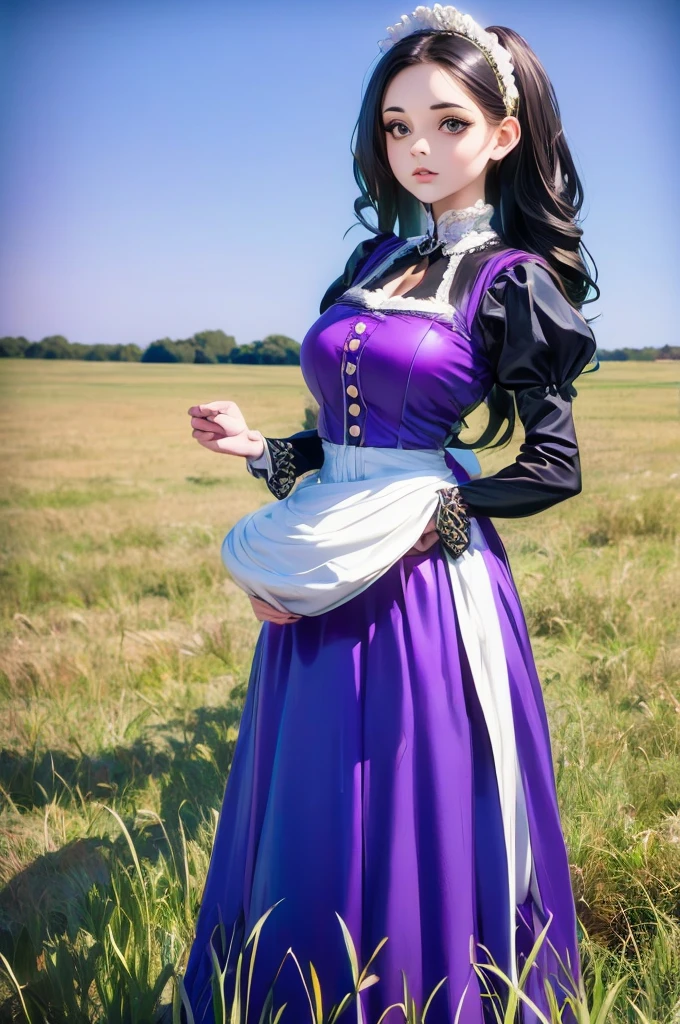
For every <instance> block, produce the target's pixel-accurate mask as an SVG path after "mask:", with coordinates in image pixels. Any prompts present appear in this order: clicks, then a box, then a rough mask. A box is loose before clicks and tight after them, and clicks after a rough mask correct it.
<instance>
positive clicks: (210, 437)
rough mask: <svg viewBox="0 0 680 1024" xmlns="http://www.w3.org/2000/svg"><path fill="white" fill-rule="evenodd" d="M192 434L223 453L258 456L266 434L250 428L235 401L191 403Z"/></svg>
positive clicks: (204, 445)
mask: <svg viewBox="0 0 680 1024" xmlns="http://www.w3.org/2000/svg"><path fill="white" fill-rule="evenodd" d="M187 411H188V413H189V416H191V426H192V431H191V436H192V437H195V438H196V440H197V441H198V443H199V444H202V445H203V447H204V448H209V449H210V451H212V452H221V453H222V454H223V455H240V456H241V457H242V458H252V459H256V458H257V457H258V456H260V455H262V453H263V451H264V437H263V435H262V434H261V433H260V431H259V430H249V429H248V426H247V424H246V421H245V419H244V417H243V413H242V412H241V410H240V409H239V407H238V406H237V404H236V402H228V401H223V402H207V403H206V404H205V405H192V406H191V408H190V409H188V410H187Z"/></svg>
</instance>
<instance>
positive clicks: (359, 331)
mask: <svg viewBox="0 0 680 1024" xmlns="http://www.w3.org/2000/svg"><path fill="white" fill-rule="evenodd" d="M354 330H355V331H356V332H357V334H363V333H364V331H365V330H366V324H363V323H361V321H359V323H358V324H357V325H356V327H355V328H354Z"/></svg>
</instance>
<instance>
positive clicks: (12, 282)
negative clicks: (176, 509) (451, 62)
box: [0, 0, 680, 348]
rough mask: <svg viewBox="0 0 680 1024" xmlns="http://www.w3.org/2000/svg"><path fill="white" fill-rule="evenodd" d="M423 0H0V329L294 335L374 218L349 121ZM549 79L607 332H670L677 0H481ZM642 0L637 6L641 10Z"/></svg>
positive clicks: (486, 19) (78, 336)
mask: <svg viewBox="0 0 680 1024" xmlns="http://www.w3.org/2000/svg"><path fill="white" fill-rule="evenodd" d="M414 6H415V4H413V3H412V2H411V0H408V2H407V3H405V2H404V0H343V2H323V3H316V4H313V3H311V2H302V0H286V2H277V3H271V2H269V0H261V2H259V3H256V4H245V3H234V2H231V0H220V2H217V0H183V2H178V0H134V2H131V0H0V146H1V147H2V154H3V156H2V159H1V160H0V232H1V236H0V237H1V242H0V335H6V334H9V335H20V334H23V335H25V336H26V337H27V338H29V339H30V340H39V339H40V338H42V337H44V336H45V335H48V334H64V335H65V336H66V337H67V338H69V340H70V341H80V342H84V343H88V344H93V343H97V342H104V343H111V344H115V343H119V342H120V343H128V342H136V343H137V344H139V345H140V346H142V347H145V346H146V345H147V344H149V342H151V341H153V340H155V339H157V338H160V337H165V336H168V337H171V338H181V337H187V336H189V335H191V334H193V333H194V332H195V331H200V330H204V329H207V328H210V329H216V328H221V329H223V330H225V331H227V332H228V333H230V334H233V335H234V336H235V337H236V340H237V342H238V343H240V344H245V343H247V342H250V341H253V340H255V339H257V338H262V337H263V336H264V335H266V334H269V333H283V334H287V335H290V336H291V337H293V338H295V339H297V340H298V341H301V340H302V338H303V337H304V334H305V333H306V331H307V330H308V328H309V326H310V325H311V323H312V322H313V321H314V319H315V318H316V317H317V315H318V304H319V301H320V299H321V296H322V294H323V292H324V291H325V289H326V287H327V286H328V284H329V283H330V282H331V281H332V280H333V279H334V278H335V277H336V276H337V275H338V274H339V273H340V272H341V270H342V268H343V266H344V263H345V260H346V259H347V257H348V255H349V253H350V252H351V251H352V249H353V248H354V246H355V245H356V244H357V243H358V242H359V241H360V240H361V239H362V238H364V237H366V236H367V234H368V233H367V232H366V231H365V229H363V228H362V227H361V226H358V227H356V228H354V229H353V230H352V231H350V233H349V234H348V235H347V237H345V238H343V234H344V233H345V231H346V230H347V228H348V227H349V226H350V225H351V224H352V223H353V222H354V214H353V209H352V203H353V200H354V198H355V197H356V195H357V189H356V186H355V183H354V179H353V176H352V160H351V154H350V140H351V134H352V130H353V127H354V124H355V121H356V117H357V114H358V111H359V105H360V100H361V95H362V88H363V86H364V84H365V81H367V77H368V74H369V72H370V70H371V68H372V67H373V65H374V62H375V60H376V59H377V56H378V51H377V41H378V39H381V38H383V37H384V35H385V28H386V26H387V25H389V24H392V23H394V22H396V21H397V20H398V19H399V17H400V16H401V14H403V13H410V11H411V10H413V7H414ZM462 10H464V11H466V12H469V13H470V14H472V15H473V17H475V18H476V19H477V20H478V21H480V22H481V24H483V25H487V26H488V25H492V24H501V25H508V26H510V27H511V28H514V29H515V30H516V31H518V32H520V33H521V34H522V35H523V36H524V37H525V38H526V39H527V41H528V42H529V43H530V45H531V46H532V47H533V48H534V50H535V51H536V53H537V54H538V56H539V57H540V59H541V60H542V62H543V64H544V65H545V67H546V69H547V71H548V74H549V75H550V77H551V79H552V81H553V84H554V86H555V89H556V93H557V97H558V101H559V103H560V108H561V111H562V117H563V123H564V128H565V132H566V135H567V139H568V141H569V144H570V146H571V147H572V151H573V153H574V156H575V159H576V162H577V167H578V169H579V173H580V174H581V176H582V181H583V184H584V191H585V196H586V199H585V204H584V209H583V214H584V217H583V221H582V226H583V228H584V241H585V243H586V245H587V247H588V249H589V250H590V252H591V253H592V255H593V257H594V259H595V261H596V263H597V266H598V270H599V284H600V287H601V288H602V292H603V295H602V298H601V299H600V300H599V301H598V302H597V303H592V304H589V305H588V306H587V307H586V310H585V312H586V315H587V316H589V317H590V316H593V315H594V314H596V313H600V314H601V316H600V319H599V321H598V322H597V323H596V324H595V325H594V327H595V332H596V336H597V339H598V342H599V345H600V347H601V348H614V347H617V346H622V345H630V346H634V347H640V346H643V345H663V344H665V343H677V340H678V339H677V335H676V330H675V324H676V319H677V313H676V306H677V300H676V299H675V296H674V292H675V291H676V288H677V277H678V269H679V260H678V255H679V246H678V223H679V218H678V206H679V203H678V188H677V183H676V177H677V172H676V168H677V156H678V139H677V130H676V129H675V128H673V124H674V123H677V102H678V94H679V91H680V75H679V73H678V62H677V39H678V29H679V27H680V15H679V14H678V13H677V11H676V10H675V5H672V4H671V3H669V2H667V0H650V2H648V3H646V4H645V5H644V7H641V6H640V5H637V4H635V5H634V4H633V3H631V2H629V0H622V2H617V3H614V2H611V0H598V2H597V3H596V4H592V3H590V2H585V0H571V2H569V3H562V4H558V3H555V2H552V3H546V2H544V0H543V2H538V0H518V2H513V3H508V2H506V3H501V2H499V0H475V2H474V4H473V6H464V7H462ZM641 19H642V23H641V24H640V21H641Z"/></svg>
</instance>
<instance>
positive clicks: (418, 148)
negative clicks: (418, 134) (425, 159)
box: [411, 138, 430, 156]
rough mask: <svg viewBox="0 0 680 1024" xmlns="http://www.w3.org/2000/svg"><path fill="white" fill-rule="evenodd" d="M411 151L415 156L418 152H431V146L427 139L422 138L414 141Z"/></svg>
mask: <svg viewBox="0 0 680 1024" xmlns="http://www.w3.org/2000/svg"><path fill="white" fill-rule="evenodd" d="M411 152H412V153H413V155H414V156H415V155H416V153H429V152H430V147H429V145H428V142H427V139H425V138H422V139H418V141H417V142H414V143H413V145H412V146H411Z"/></svg>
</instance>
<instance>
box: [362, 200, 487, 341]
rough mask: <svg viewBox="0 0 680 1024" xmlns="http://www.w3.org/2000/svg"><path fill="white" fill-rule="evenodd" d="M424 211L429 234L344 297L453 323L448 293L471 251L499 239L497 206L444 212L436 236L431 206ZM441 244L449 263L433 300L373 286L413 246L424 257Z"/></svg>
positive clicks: (409, 245) (408, 244) (411, 240)
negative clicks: (494, 220)
mask: <svg viewBox="0 0 680 1024" xmlns="http://www.w3.org/2000/svg"><path fill="white" fill-rule="evenodd" d="M425 210H426V214H427V223H428V232H427V234H426V235H414V236H413V237H411V238H407V239H406V240H405V241H404V242H403V243H402V245H400V246H399V247H398V248H397V249H395V250H394V251H393V252H392V253H391V254H390V255H389V256H387V257H386V258H385V260H383V261H382V263H380V264H379V266H377V267H374V268H373V270H371V271H370V272H369V274H368V275H367V277H365V278H363V279H362V280H360V281H358V282H357V283H356V284H355V285H354V286H353V287H351V288H348V289H347V291H345V292H343V294H342V298H346V299H350V300H354V301H356V302H358V303H359V304H360V305H362V306H367V307H368V308H369V309H376V310H378V309H385V310H388V309H393V310H402V311H404V312H406V311H410V312H413V313H416V312H420V313H427V314H429V315H432V314H439V315H440V316H443V317H445V318H446V319H447V320H451V321H452V320H453V318H454V315H455V310H454V307H453V306H452V305H451V303H450V302H449V293H450V290H451V283H452V281H453V277H454V274H455V272H456V270H457V268H458V265H459V264H460V262H461V260H462V258H463V256H464V255H465V253H466V252H468V251H469V250H470V249H475V248H477V247H479V246H481V245H484V244H486V243H490V242H492V241H495V240H496V239H497V238H498V237H499V236H498V234H497V233H496V232H495V231H494V230H493V228H491V226H490V223H489V222H490V220H491V217H492V215H493V212H494V207H493V206H491V204H490V203H485V202H484V201H483V200H482V199H478V200H477V202H476V203H474V204H473V205H472V206H466V207H465V208H464V209H461V210H445V211H444V213H442V214H441V215H440V216H439V217H438V218H437V233H436V237H435V234H434V220H433V218H432V215H431V213H430V210H429V205H428V206H427V207H426V208H425ZM442 243H443V244H442ZM438 245H441V251H442V253H443V254H444V255H445V256H448V257H449V261H448V266H447V268H446V270H445V272H444V275H443V277H442V281H441V283H440V285H439V287H438V289H437V293H436V295H434V296H433V297H432V298H429V299H419V298H416V297H415V296H412V295H409V294H406V295H387V294H386V292H385V289H384V288H371V287H370V284H371V282H372V281H375V280H380V278H382V277H383V276H384V275H385V274H386V273H387V271H388V270H389V269H390V268H391V266H392V265H393V264H394V263H396V262H397V260H399V259H400V258H401V256H402V255H405V254H406V253H407V252H410V251H412V250H413V249H414V247H417V248H418V251H419V252H420V253H421V255H425V254H426V253H428V252H431V251H432V250H433V249H435V248H436V247H437V246H438Z"/></svg>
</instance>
